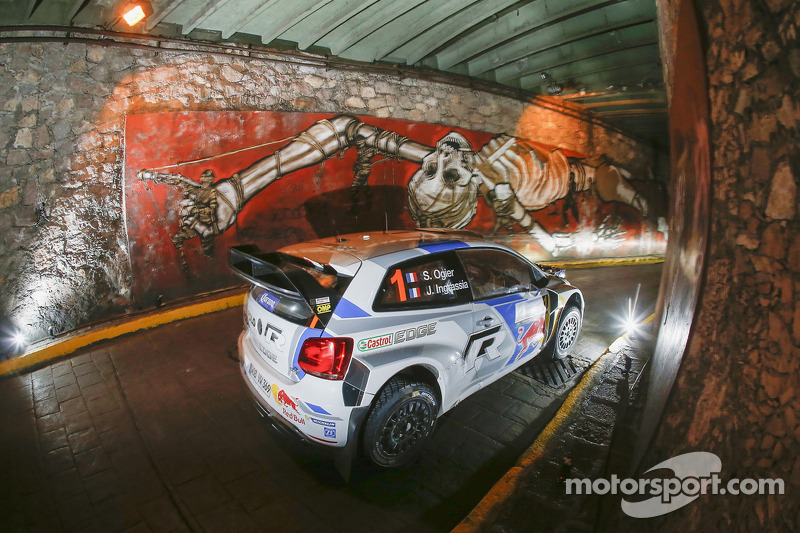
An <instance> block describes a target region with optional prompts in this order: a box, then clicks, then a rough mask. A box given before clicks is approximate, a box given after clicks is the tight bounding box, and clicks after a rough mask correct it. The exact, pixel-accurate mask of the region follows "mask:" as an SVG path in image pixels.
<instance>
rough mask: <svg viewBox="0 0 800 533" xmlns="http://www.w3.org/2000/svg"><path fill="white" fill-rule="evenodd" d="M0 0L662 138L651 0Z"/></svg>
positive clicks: (11, 6)
mask: <svg viewBox="0 0 800 533" xmlns="http://www.w3.org/2000/svg"><path fill="white" fill-rule="evenodd" d="M127 2H128V0H122V1H120V0H0V18H2V19H3V20H4V22H3V24H4V25H26V26H30V25H58V26H70V25H73V26H80V27H102V28H105V29H112V30H115V31H126V32H130V31H133V32H140V33H147V34H150V35H159V36H166V37H173V38H174V37H177V38H188V39H194V40H202V41H205V42H208V41H212V42H213V41H219V42H241V43H248V44H251V45H252V44H256V45H259V44H263V45H266V46H269V47H278V48H283V49H286V48H296V49H298V50H301V51H307V52H312V53H316V54H322V55H329V56H335V57H339V58H343V59H347V60H352V61H357V62H364V63H366V64H373V63H375V62H379V63H380V64H398V65H403V66H410V67H418V68H423V69H435V70H438V71H441V72H444V73H451V74H454V75H459V76H469V77H470V78H473V79H478V80H482V81H484V82H487V83H491V84H499V85H502V86H506V87H510V88H513V89H516V90H518V91H522V92H526V93H531V94H547V95H558V96H559V97H561V98H564V99H566V100H569V101H571V102H574V103H578V104H581V105H583V106H584V107H586V108H588V109H590V110H592V111H594V112H596V113H597V114H598V115H600V116H601V117H603V118H605V119H606V120H609V121H611V122H613V123H615V124H617V125H619V126H621V127H623V128H625V129H628V130H630V131H632V132H633V133H635V134H638V135H640V136H642V137H645V138H648V139H651V140H653V141H654V142H657V143H659V144H664V145H665V144H666V137H667V122H666V116H667V114H666V105H667V104H666V96H665V92H664V84H663V80H662V70H661V60H660V54H659V47H658V34H657V27H656V8H655V2H654V0H523V1H520V0H152V1H151V2H150V3H151V5H152V8H153V13H152V15H151V16H150V17H149V18H148V19H146V21H145V22H144V23H140V24H139V25H137V26H136V27H134V28H133V29H131V28H129V27H127V26H126V25H125V24H124V23H123V22H120V21H119V20H118V19H117V17H118V15H119V12H120V11H121V8H122V7H123V5H124V4H126V3H127Z"/></svg>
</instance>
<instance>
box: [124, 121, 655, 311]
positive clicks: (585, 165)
mask: <svg viewBox="0 0 800 533" xmlns="http://www.w3.org/2000/svg"><path fill="white" fill-rule="evenodd" d="M125 138H126V159H125V167H126V184H125V200H126V214H127V217H128V219H127V225H128V237H129V246H130V257H131V261H132V263H133V264H132V267H133V272H134V277H135V278H137V281H135V287H134V298H135V299H136V301H137V302H139V303H144V304H146V303H147V302H148V300H150V299H151V298H155V297H157V296H158V295H159V294H164V295H167V296H168V297H169V296H174V295H177V294H175V291H176V290H178V288H180V291H179V292H181V293H186V292H187V291H186V288H188V289H189V292H198V291H204V290H211V289H213V288H218V287H222V286H227V285H230V283H231V281H232V280H233V278H231V277H230V276H229V274H228V273H227V272H226V270H227V269H226V267H225V265H226V264H227V260H226V256H225V254H226V252H227V249H228V248H229V246H231V245H234V244H237V243H240V242H247V243H254V244H258V245H259V246H261V247H263V248H265V249H268V248H277V247H280V246H282V245H285V244H289V243H291V242H298V241H301V240H307V239H311V238H316V237H323V236H329V235H334V234H337V233H349V232H353V231H368V230H381V229H385V228H389V229H404V228H411V227H415V226H416V227H437V228H468V229H471V230H475V231H478V232H480V233H484V234H489V233H491V234H495V237H496V238H498V239H499V240H504V241H506V242H507V243H508V244H511V245H512V246H514V247H516V248H517V249H520V251H522V252H525V253H529V254H532V255H539V256H540V257H541V258H549V257H559V258H578V257H598V256H608V255H641V254H643V253H654V252H661V251H663V244H664V242H663V239H660V238H657V239H656V243H657V244H656V249H652V245H651V243H652V242H653V239H652V238H650V237H652V236H654V235H658V234H657V232H655V231H653V230H652V228H651V227H650V226H649V225H648V224H647V223H646V222H645V220H646V217H647V216H648V202H647V201H646V200H645V199H644V197H643V196H642V195H641V194H640V193H639V192H637V191H636V189H634V187H633V186H632V185H631V183H630V182H629V181H628V178H630V176H629V174H628V173H627V172H626V171H625V170H623V169H621V168H619V167H617V166H614V165H612V164H610V162H608V161H605V160H602V159H597V160H589V159H587V158H584V157H581V155H580V154H576V153H572V152H569V151H566V150H562V149H558V148H553V147H549V146H547V145H543V144H539V143H536V142H532V141H528V140H523V139H518V138H515V137H510V136H507V135H500V136H493V135H490V134H487V133H484V132H476V131H470V130H463V129H455V130H453V129H450V128H445V127H443V126H440V125H435V124H424V123H412V122H407V121H400V120H392V119H375V118H371V117H370V118H366V117H365V118H363V119H362V118H359V117H354V116H349V115H337V116H330V115H321V114H307V113H275V112H186V113H163V114H150V115H133V116H129V117H128V118H127V122H126V137H125ZM501 230H502V231H501ZM498 232H500V233H498ZM643 237H648V238H646V239H644V238H643ZM644 241H646V243H647V244H646V247H647V249H646V250H644V249H643V248H642V242H644ZM187 285H188V287H186V286H187Z"/></svg>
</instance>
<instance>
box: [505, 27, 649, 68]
mask: <svg viewBox="0 0 800 533" xmlns="http://www.w3.org/2000/svg"><path fill="white" fill-rule="evenodd" d="M657 42H658V35H657V33H656V28H655V24H654V23H653V22H652V21H647V22H645V23H643V24H637V25H635V26H630V27H627V28H622V29H617V30H610V31H603V32H602V33H600V34H599V35H593V36H591V37H583V38H578V39H576V40H574V41H572V42H568V43H564V44H563V45H562V46H555V47H553V48H550V49H547V50H543V51H541V52H537V53H535V54H531V55H529V56H527V57H524V58H522V59H518V60H517V61H514V62H513V63H509V64H507V65H503V66H502V67H499V68H497V69H494V70H493V71H490V72H494V79H495V80H497V81H498V82H500V83H508V82H510V81H511V80H515V79H518V78H521V77H523V76H526V75H528V74H535V73H537V72H542V71H547V70H549V69H552V68H553V67H556V66H558V65H563V64H566V63H571V62H573V61H579V60H582V59H588V58H590V57H594V56H597V55H602V54H608V53H610V52H614V51H617V50H624V49H626V48H630V47H633V46H641V45H643V44H654V43H657Z"/></svg>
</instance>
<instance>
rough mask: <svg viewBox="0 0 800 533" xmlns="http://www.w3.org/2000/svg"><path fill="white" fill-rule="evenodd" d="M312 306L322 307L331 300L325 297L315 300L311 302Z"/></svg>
mask: <svg viewBox="0 0 800 533" xmlns="http://www.w3.org/2000/svg"><path fill="white" fill-rule="evenodd" d="M312 303H313V304H314V305H322V304H329V303H331V299H330V298H329V297H327V296H325V297H324V298H317V299H315V300H314V301H313V302H312Z"/></svg>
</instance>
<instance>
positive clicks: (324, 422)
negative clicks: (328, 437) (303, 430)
mask: <svg viewBox="0 0 800 533" xmlns="http://www.w3.org/2000/svg"><path fill="white" fill-rule="evenodd" d="M310 418H311V421H312V422H314V423H315V424H317V425H319V426H325V427H328V428H335V427H336V422H331V421H330V420H320V419H319V418H314V417H313V416H312V417H310Z"/></svg>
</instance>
